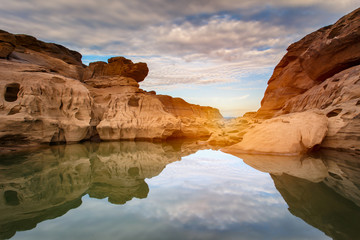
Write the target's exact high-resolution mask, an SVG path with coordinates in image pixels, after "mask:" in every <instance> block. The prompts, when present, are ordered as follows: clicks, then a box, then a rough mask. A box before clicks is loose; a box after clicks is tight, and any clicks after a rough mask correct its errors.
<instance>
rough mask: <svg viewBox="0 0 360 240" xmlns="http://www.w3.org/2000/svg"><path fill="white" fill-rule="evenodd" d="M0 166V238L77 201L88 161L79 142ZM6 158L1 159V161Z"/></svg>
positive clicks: (85, 179)
mask: <svg viewBox="0 0 360 240" xmlns="http://www.w3.org/2000/svg"><path fill="white" fill-rule="evenodd" d="M13 158H14V157H12V159H11V160H10V159H9V160H10V161H11V162H9V165H0V195H1V196H2V197H1V198H0V212H1V215H0V229H1V230H0V233H1V235H0V238H1V237H5V236H6V237H10V236H12V235H13V234H15V231H16V230H27V229H31V228H34V227H35V226H36V224H37V223H38V222H41V221H44V220H46V219H51V218H55V217H58V216H61V215H63V214H65V213H66V212H67V211H68V210H69V209H71V208H74V207H77V206H79V205H80V203H81V199H80V198H81V196H82V195H83V194H84V193H85V192H86V190H87V188H88V186H89V183H90V173H91V172H90V162H89V161H88V158H87V151H86V149H84V148H83V146H81V145H73V146H71V147H70V148H69V147H54V148H51V149H46V150H44V151H39V152H37V153H34V154H31V155H29V156H26V157H25V159H23V158H22V157H21V156H19V157H18V158H17V159H21V160H22V161H20V162H18V163H15V164H14V163H13V161H14V159H13ZM4 161H6V159H4V158H3V159H2V161H1V163H4Z"/></svg>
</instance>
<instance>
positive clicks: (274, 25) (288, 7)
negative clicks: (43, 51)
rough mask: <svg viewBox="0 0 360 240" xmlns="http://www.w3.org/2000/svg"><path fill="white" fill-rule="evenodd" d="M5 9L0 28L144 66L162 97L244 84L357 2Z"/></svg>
mask: <svg viewBox="0 0 360 240" xmlns="http://www.w3.org/2000/svg"><path fill="white" fill-rule="evenodd" d="M0 4H1V9H0V29H3V30H6V31H9V32H13V33H25V34H30V35H33V36H35V37H37V38H39V39H41V40H43V41H48V42H56V43H59V44H63V45H65V46H66V47H68V48H71V49H74V50H77V51H79V52H81V53H82V54H83V55H84V56H85V57H84V59H85V62H88V61H89V60H88V58H87V57H89V58H92V59H94V56H96V55H98V56H99V58H101V57H102V56H104V55H111V56H115V55H117V56H126V57H129V58H131V59H132V60H133V61H144V62H146V63H148V65H149V68H150V73H149V76H148V77H147V79H146V80H145V81H144V82H142V87H145V88H147V89H151V88H153V89H154V90H157V91H158V90H164V89H167V90H170V89H175V88H179V87H180V88H189V87H192V86H199V85H208V86H211V85H216V84H225V83H231V82H239V81H243V79H244V76H245V75H251V74H256V73H257V72H259V71H263V70H264V69H268V68H269V67H271V68H273V67H274V66H275V65H276V64H277V63H278V62H279V60H280V59H281V56H283V54H284V53H285V50H286V48H287V46H288V45H289V44H291V43H292V42H294V41H296V40H299V39H300V38H301V37H303V36H304V35H305V34H307V33H310V32H312V31H314V30H316V29H317V28H319V27H322V26H324V25H328V24H331V23H333V22H334V21H335V20H337V19H338V18H339V17H341V16H342V15H344V14H345V13H347V12H349V11H351V10H353V9H355V8H356V7H358V1H357V0H343V1H340V2H339V1H333V0H329V1H321V0H292V1H287V0H269V1H263V0H243V1H238V0H222V1H218V0H198V1H191V0H184V1H172V0H147V1H140V0H132V1H113V0H103V1H98V0H77V1H73V0H59V1H45V0H16V1H6V0H0ZM95 59H96V58H95ZM95 59H94V60H95ZM247 81H253V80H251V79H250V80H249V79H248V80H247ZM259 101H260V100H259Z"/></svg>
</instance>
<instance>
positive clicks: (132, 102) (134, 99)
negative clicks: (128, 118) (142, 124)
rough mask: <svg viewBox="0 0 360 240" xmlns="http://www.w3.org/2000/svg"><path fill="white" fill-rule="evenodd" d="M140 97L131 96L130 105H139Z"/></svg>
mask: <svg viewBox="0 0 360 240" xmlns="http://www.w3.org/2000/svg"><path fill="white" fill-rule="evenodd" d="M139 100H140V99H139V98H137V97H135V96H131V98H130V99H129V101H128V105H129V106H130V107H138V106H139Z"/></svg>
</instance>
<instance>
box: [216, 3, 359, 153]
mask: <svg viewBox="0 0 360 240" xmlns="http://www.w3.org/2000/svg"><path fill="white" fill-rule="evenodd" d="M359 39H360V8H359V9H356V10H355V11H353V12H351V13H349V14H348V15H346V16H344V17H343V18H341V19H340V20H339V21H337V22H336V23H335V24H334V25H330V26H327V27H324V28H321V29H319V30H318V31H315V32H313V33H311V34H309V35H307V36H305V37H304V38H303V39H301V40H300V41H298V42H296V43H293V44H292V45H290V46H289V47H288V49H287V51H288V52H287V54H286V55H285V56H284V57H283V58H282V59H281V61H280V63H279V64H278V65H277V66H276V67H275V69H274V72H273V75H272V76H271V78H270V80H269V82H268V87H267V89H266V91H265V95H264V98H263V99H262V101H261V108H260V109H259V110H258V111H257V113H256V115H255V116H254V117H255V118H257V119H258V120H259V122H258V123H261V122H263V124H261V125H260V126H255V125H253V124H252V125H250V127H253V129H249V128H248V129H245V130H242V132H244V131H246V132H248V134H245V135H244V138H243V140H242V142H240V143H238V144H236V145H235V146H234V147H232V148H229V149H228V150H227V151H230V149H232V150H234V151H240V150H241V151H248V152H268V153H282V154H284V153H294V152H300V151H303V150H306V149H309V148H311V147H312V146H314V145H317V144H320V145H321V147H326V148H334V149H346V150H355V151H359V150H360V138H359V132H360V41H359ZM309 111H316V112H318V113H319V114H322V115H323V117H321V119H318V120H316V119H313V118H308V117H306V116H305V115H303V114H301V113H305V112H309ZM295 113H299V114H295ZM269 118H272V120H269V121H268V120H267V121H263V119H269ZM288 118H291V119H293V120H292V121H295V122H296V123H293V122H292V123H291V124H288V123H287V120H285V122H284V121H283V120H284V119H288ZM294 118H298V119H296V120H295V119H294ZM324 118H327V119H326V120H325V119H324ZM279 121H280V122H279ZM281 121H283V122H282V123H281ZM275 122H277V123H275ZM325 122H327V127H320V126H322V125H324V126H325V125H326V124H325ZM316 126H318V127H320V128H317V129H318V130H316V131H314V129H315V128H316ZM299 127H300V128H299ZM271 128H276V129H271ZM325 128H327V131H325ZM300 129H303V130H304V131H308V133H310V132H312V133H313V134H314V133H315V132H316V139H317V140H316V141H315V142H313V143H312V144H310V145H308V144H307V143H306V142H307V141H305V142H304V140H305V139H306V138H304V135H303V130H300ZM320 129H322V130H320ZM318 133H319V134H318ZM324 133H326V134H325V135H324ZM225 135H227V136H228V134H225ZM314 137H315V135H314ZM320 137H324V139H320ZM217 139H218V138H217ZM225 139H226V137H225ZM240 140H241V139H240Z"/></svg>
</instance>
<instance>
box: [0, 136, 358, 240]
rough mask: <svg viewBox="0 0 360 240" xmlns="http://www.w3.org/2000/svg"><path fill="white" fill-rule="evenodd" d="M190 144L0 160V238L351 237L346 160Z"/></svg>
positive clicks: (353, 216) (86, 148) (81, 149)
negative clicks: (228, 151) (251, 153)
mask: <svg viewBox="0 0 360 240" xmlns="http://www.w3.org/2000/svg"><path fill="white" fill-rule="evenodd" d="M200 148H201V147H200V146H198V145H196V144H195V143H191V142H182V143H179V142H178V143H173V144H169V143H158V144H157V143H149V142H136V143H135V142H114V143H84V144H77V145H67V146H53V147H49V148H46V149H42V150H36V151H33V152H29V153H27V154H17V155H14V156H6V157H4V156H2V157H1V161H0V213H1V214H0V239H9V238H11V239H27V240H28V239H61V240H63V239H102V240H106V239H174V240H175V239H250V240H251V239H331V238H333V239H360V207H359V206H360V190H359V189H360V174H359V172H360V164H359V156H358V155H356V154H354V153H338V152H324V153H321V154H319V156H312V157H307V158H302V159H300V158H299V159H296V158H284V157H283V158H278V157H277V158H275V157H270V156H260V157H256V156H246V155H244V156H239V157H241V158H238V157H236V156H232V155H229V154H225V153H222V152H220V151H215V150H201V149H200Z"/></svg>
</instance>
